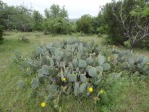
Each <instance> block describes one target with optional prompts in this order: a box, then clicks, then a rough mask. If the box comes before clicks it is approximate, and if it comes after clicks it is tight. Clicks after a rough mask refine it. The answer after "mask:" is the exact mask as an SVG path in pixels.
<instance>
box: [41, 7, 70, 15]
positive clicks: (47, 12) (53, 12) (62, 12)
mask: <svg viewBox="0 0 149 112" xmlns="http://www.w3.org/2000/svg"><path fill="white" fill-rule="evenodd" d="M44 12H45V16H46V18H57V17H61V18H67V17H68V12H67V10H66V9H65V7H64V6H63V7H62V8H61V7H60V6H59V5H56V4H53V5H52V6H51V7H50V9H45V11H44Z"/></svg>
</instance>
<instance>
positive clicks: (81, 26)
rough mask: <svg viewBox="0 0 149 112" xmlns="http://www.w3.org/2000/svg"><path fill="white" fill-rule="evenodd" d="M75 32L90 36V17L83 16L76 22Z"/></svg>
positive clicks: (91, 24) (91, 26)
mask: <svg viewBox="0 0 149 112" xmlns="http://www.w3.org/2000/svg"><path fill="white" fill-rule="evenodd" d="M76 24H77V30H78V31H79V32H83V33H85V34H91V33H92V32H93V20H92V17H91V16H90V15H83V16H81V18H80V19H79V20H78V21H77V22H76Z"/></svg>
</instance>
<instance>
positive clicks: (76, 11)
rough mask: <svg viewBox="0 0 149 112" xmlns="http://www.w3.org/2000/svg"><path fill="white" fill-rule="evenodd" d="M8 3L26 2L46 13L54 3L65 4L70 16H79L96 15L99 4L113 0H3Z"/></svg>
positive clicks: (18, 3) (26, 4) (25, 3)
mask: <svg viewBox="0 0 149 112" xmlns="http://www.w3.org/2000/svg"><path fill="white" fill-rule="evenodd" d="M3 2H5V3H7V4H8V5H21V4H23V3H24V5H25V6H27V7H28V8H30V7H31V5H32V7H33V9H35V10H38V11H40V12H41V13H42V14H44V10H45V8H49V7H50V6H51V5H52V4H58V5H60V6H65V8H66V9H67V11H68V13H69V18H79V17H81V16H82V15H84V14H90V15H92V16H96V15H97V14H98V12H99V6H102V5H104V4H106V3H107V2H111V0H3Z"/></svg>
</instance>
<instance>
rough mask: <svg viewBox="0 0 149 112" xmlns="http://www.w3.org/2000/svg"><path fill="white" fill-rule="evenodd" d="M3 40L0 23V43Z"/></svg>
mask: <svg viewBox="0 0 149 112" xmlns="http://www.w3.org/2000/svg"><path fill="white" fill-rule="evenodd" d="M2 41H3V29H2V26H1V25H0V43H1V42H2Z"/></svg>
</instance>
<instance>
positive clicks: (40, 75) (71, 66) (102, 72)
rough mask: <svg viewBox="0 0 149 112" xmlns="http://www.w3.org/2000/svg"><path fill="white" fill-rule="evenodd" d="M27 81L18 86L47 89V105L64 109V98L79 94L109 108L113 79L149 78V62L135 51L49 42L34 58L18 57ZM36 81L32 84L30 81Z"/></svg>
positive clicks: (39, 49) (95, 45)
mask: <svg viewBox="0 0 149 112" xmlns="http://www.w3.org/2000/svg"><path fill="white" fill-rule="evenodd" d="M14 59H15V62H18V63H19V64H20V66H21V69H22V70H23V72H24V73H25V74H26V76H28V79H27V80H22V79H20V81H19V82H18V86H20V87H27V85H29V84H30V85H31V87H32V88H33V90H34V91H36V92H38V88H44V90H46V91H47V94H48V95H47V94H46V95H47V97H46V98H45V95H44V96H43V97H44V98H45V101H44V102H43V103H42V105H41V106H42V107H44V104H45V103H47V102H49V101H50V102H53V104H54V108H56V109H58V110H59V109H60V104H59V100H60V97H61V95H75V96H76V97H78V98H84V97H86V98H92V99H93V101H94V103H97V102H99V99H101V100H100V102H102V104H106V105H108V102H109V100H110V99H109V97H108V94H107V93H106V91H109V90H108V89H110V88H107V83H106V82H109V81H108V79H109V77H112V78H114V79H116V78H118V77H122V76H123V75H127V76H131V75H137V76H138V75H143V76H145V75H148V73H149V65H148V64H149V63H148V62H149V59H148V58H147V57H143V56H139V55H137V56H134V55H133V54H132V52H131V51H119V50H116V49H107V48H104V47H100V46H98V45H97V44H95V43H94V42H90V43H85V42H81V41H79V40H77V39H75V38H72V40H71V41H69V42H68V41H63V42H57V43H48V44H46V45H42V46H38V47H37V48H36V49H35V50H34V52H33V55H32V56H31V57H24V56H21V55H19V54H18V53H17V54H16V58H14ZM31 78H32V80H31V82H29V80H30V79H31Z"/></svg>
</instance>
